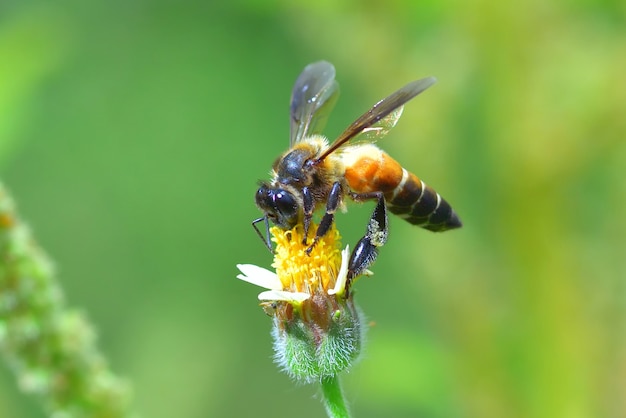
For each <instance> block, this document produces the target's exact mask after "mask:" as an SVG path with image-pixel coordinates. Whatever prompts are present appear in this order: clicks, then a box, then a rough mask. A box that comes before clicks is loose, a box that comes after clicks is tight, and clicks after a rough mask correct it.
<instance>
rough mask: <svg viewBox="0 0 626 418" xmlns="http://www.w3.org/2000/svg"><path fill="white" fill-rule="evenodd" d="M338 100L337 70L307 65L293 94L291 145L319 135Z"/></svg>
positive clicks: (318, 64) (324, 65)
mask: <svg viewBox="0 0 626 418" xmlns="http://www.w3.org/2000/svg"><path fill="white" fill-rule="evenodd" d="M338 96H339V84H337V81H335V67H333V65H332V64H331V63H329V62H326V61H319V62H315V63H313V64H309V65H307V66H306V67H305V68H304V70H303V71H302V73H301V74H300V76H298V79H297V80H296V84H295V85H294V86H293V91H292V93H291V107H290V113H291V135H290V140H289V145H290V146H291V145H293V144H295V143H296V142H299V141H301V140H302V139H304V138H305V137H307V136H310V135H312V134H315V133H319V132H320V131H321V130H322V129H323V128H324V125H326V121H327V119H328V115H329V114H330V111H331V110H332V108H333V107H334V105H335V102H336V101H337V97H338Z"/></svg>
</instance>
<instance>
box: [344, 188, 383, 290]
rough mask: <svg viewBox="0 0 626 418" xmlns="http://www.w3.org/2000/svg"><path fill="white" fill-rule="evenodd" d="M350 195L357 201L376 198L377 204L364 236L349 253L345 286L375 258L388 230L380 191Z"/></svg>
mask: <svg viewBox="0 0 626 418" xmlns="http://www.w3.org/2000/svg"><path fill="white" fill-rule="evenodd" d="M352 197H353V198H354V199H355V200H357V201H358V200H366V199H372V198H376V199H378V204H377V205H376V208H375V209H374V212H373V213H372V216H371V217H370V221H369V223H368V224H367V231H366V233H365V236H364V237H363V238H361V239H360V240H359V242H358V243H357V244H356V247H354V249H353V250H352V254H350V261H349V263H348V285H347V286H350V282H351V281H352V279H354V278H355V277H357V276H359V275H361V274H363V272H364V271H365V270H367V268H368V267H369V266H371V265H372V263H373V262H374V260H376V256H377V255H378V247H381V246H383V245H385V242H387V235H388V232H389V230H388V226H387V205H385V198H384V196H383V194H382V193H380V192H374V193H367V194H354V195H353V196H352Z"/></svg>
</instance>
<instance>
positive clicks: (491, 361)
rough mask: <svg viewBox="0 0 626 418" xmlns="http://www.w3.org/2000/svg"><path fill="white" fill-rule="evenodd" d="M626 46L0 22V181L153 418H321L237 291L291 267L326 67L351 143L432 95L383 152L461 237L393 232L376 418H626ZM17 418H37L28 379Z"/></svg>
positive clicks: (38, 17)
mask: <svg viewBox="0 0 626 418" xmlns="http://www.w3.org/2000/svg"><path fill="white" fill-rule="evenodd" d="M625 23H626V6H625V3H623V2H622V1H613V0H604V1H595V0H594V1H591V0H574V1H564V0H561V1H553V2H543V1H530V2H496V1H480V0H477V1H471V2H454V1H441V2H439V1H432V0H430V1H421V2H417V1H410V0H392V1H386V2H378V1H365V2H357V1H342V2H333V1H316V2H309V4H308V5H305V4H299V5H297V4H292V3H291V2H287V1H280V0H277V1H259V0H256V1H255V0H241V1H232V2H211V1H186V2H173V1H172V2H168V1H159V0H156V1H134V2H128V1H121V0H110V1H91V2H79V1H75V0H59V1H56V2H35V1H30V0H8V1H7V0H4V1H3V2H2V3H0V169H1V177H2V180H3V181H4V182H5V183H6V184H7V186H8V187H9V189H11V190H12V192H13V194H14V196H15V198H16V200H17V201H18V205H19V208H20V210H21V213H22V216H23V217H24V218H25V219H26V220H27V221H28V222H29V223H30V225H31V226H32V229H33V230H34V232H35V234H36V236H37V239H38V240H39V242H40V243H41V244H42V246H43V247H44V248H45V249H46V250H47V251H48V253H49V254H50V255H51V257H52V258H53V259H54V260H55V264H56V266H57V269H58V272H59V277H60V280H61V282H62V285H63V287H64V289H65V291H66V294H67V298H68V301H69V303H70V304H71V305H72V306H75V307H79V308H81V309H83V310H84V311H85V312H87V314H88V316H89V318H90V319H91V321H92V322H93V323H94V324H95V326H96V327H97V328H98V330H99V338H100V346H101V348H102V350H103V351H104V353H105V354H106V355H107V357H108V358H109V359H110V362H111V366H112V368H113V370H114V371H116V372H117V373H119V374H120V375H122V376H125V377H127V378H128V379H130V380H131V381H132V383H133V385H134V392H135V408H136V410H137V411H139V412H140V414H141V415H142V416H144V417H150V418H161V417H162V418H169V417H184V418H194V417H222V416H238V417H290V416H299V417H302V418H304V417H320V416H323V409H322V406H321V403H320V402H319V400H318V399H316V396H317V395H316V394H317V389H316V388H315V387H309V386H298V385H295V384H294V383H292V382H291V381H290V380H289V379H288V377H287V376H286V375H284V374H282V373H280V372H279V371H278V370H277V368H276V367H275V365H274V364H273V363H272V361H271V356H272V350H271V340H270V336H269V330H270V320H269V318H268V317H266V316H265V315H264V314H263V311H262V310H261V309H260V308H259V307H258V306H257V299H256V295H257V293H258V292H259V289H256V288H254V287H253V286H250V285H248V284H246V283H243V282H240V281H238V280H236V279H235V275H236V273H237V272H236V269H235V264H236V263H254V264H258V265H261V266H266V267H269V265H270V262H271V259H270V255H269V254H268V252H267V251H266V250H265V249H264V248H263V245H262V244H261V242H260V241H259V240H258V238H257V237H256V235H255V234H254V232H253V230H252V228H251V227H250V221H251V220H252V219H253V218H254V217H257V216H259V212H258V211H257V209H256V208H255V206H254V201H253V196H254V192H255V190H256V182H257V181H258V180H259V179H264V178H266V177H267V172H268V170H269V168H270V166H271V163H272V162H273V161H274V158H276V156H278V155H279V154H280V153H281V152H282V151H283V150H284V149H285V147H286V146H287V143H288V139H287V138H288V127H289V123H288V101H289V95H290V91H291V88H292V85H293V82H294V81H295V79H296V77H297V75H298V74H299V72H300V71H301V70H302V68H303V67H304V66H305V65H306V64H308V63H309V62H312V61H316V60H319V59H326V60H329V61H331V62H333V63H334V64H335V66H336V67H337V78H338V80H339V82H340V84H341V87H342V95H341V98H340V100H339V102H338V105H337V107H336V110H335V112H334V113H333V115H332V117H331V120H330V122H329V126H328V128H327V130H326V132H327V134H328V135H329V136H330V137H334V136H335V135H337V134H338V133H339V132H340V131H341V130H342V129H343V128H344V127H346V126H347V125H348V124H349V123H350V122H352V120H353V119H354V118H355V117H356V116H358V115H360V114H361V113H362V112H363V111H365V110H366V109H368V108H369V106H371V105H372V104H373V103H374V102H376V101H377V100H379V99H381V98H382V97H384V96H385V95H387V94H388V93H390V92H391V91H393V90H395V89H396V88H398V87H400V86H401V85H403V84H404V83H406V82H408V81H410V80H413V79H416V78H420V77H424V76H427V75H434V76H436V77H438V79H439V82H438V84H437V85H435V86H434V87H433V88H431V89H429V90H428V91H427V92H425V93H424V94H423V95H422V96H420V97H418V98H417V99H416V100H414V101H412V102H411V103H410V104H409V105H408V106H407V107H406V108H405V113H404V116H403V118H402V120H401V121H400V123H399V124H398V126H397V127H396V128H395V129H394V131H393V132H392V133H391V134H390V135H389V136H388V137H387V138H385V139H384V140H383V141H381V143H380V145H381V146H382V147H383V148H385V149H386V150H387V151H388V152H389V153H390V154H391V155H393V156H396V157H397V159H398V160H399V161H400V162H401V163H403V165H404V166H405V167H407V168H408V169H410V170H412V171H414V172H415V173H416V174H417V175H418V176H420V177H421V178H423V179H424V180H425V181H426V182H427V183H428V184H430V185H432V186H433V187H435V188H436V189H437V190H438V191H439V192H440V193H441V194H442V195H443V196H444V197H446V198H447V199H448V200H449V201H450V202H451V203H452V205H453V206H454V207H455V208H456V210H457V212H458V213H459V214H460V216H461V218H462V220H463V221H464V224H465V225H464V228H463V229H462V230H459V231H454V232H449V233H445V234H441V235H436V234H432V233H429V232H427V231H423V230H419V229H417V228H415V227H412V226H410V225H409V224H406V223H405V222H403V221H402V220H400V219H398V218H394V219H393V220H392V221H391V236H390V240H389V243H388V245H387V246H385V247H384V248H383V250H382V253H381V256H380V258H379V261H378V262H377V264H376V265H375V266H374V271H375V273H376V274H375V275H374V276H373V277H371V278H364V279H362V280H361V281H360V282H359V283H358V285H357V287H356V288H357V292H358V294H357V296H356V299H357V302H358V303H359V305H360V306H361V308H362V309H363V310H364V311H365V313H366V315H367V316H368V319H369V320H370V321H371V322H372V325H373V326H372V328H371V329H370V331H369V333H368V344H367V347H366V350H365V353H364V355H363V359H362V360H361V362H360V363H359V364H358V365H357V366H356V367H354V368H353V369H352V371H351V372H350V373H348V374H345V375H344V376H343V381H344V389H345V391H346V395H347V397H348V399H349V401H350V402H351V404H352V410H353V413H354V416H356V417H379V416H383V415H384V416H393V417H480V418H489V417H520V418H521V417H524V418H528V417H531V418H532V417H572V418H578V417H624V416H626V393H625V392H626V389H625V386H624V383H625V382H626V341H625V337H626V321H625V319H626V287H625V285H624V281H625V279H626V216H625V214H626V176H625V174H624V172H625V169H624V168H625V165H626V137H625V136H626V77H625V76H624V75H625V74H626V73H625V69H626V25H625ZM371 210H372V205H363V206H362V207H361V206H355V205H352V206H351V207H350V211H349V213H348V214H347V215H340V216H338V218H337V222H338V225H339V228H340V230H341V231H342V233H343V235H344V242H345V243H354V242H356V240H357V239H358V238H359V235H360V234H361V233H362V232H363V231H364V227H365V224H366V222H367V218H368V216H369V212H370V211H371ZM0 416H2V417H40V416H43V414H42V413H41V412H40V408H39V405H38V404H37V402H36V400H35V399H33V398H32V397H24V396H22V395H21V394H20V393H19V391H18V389H17V388H16V384H15V382H14V379H13V376H12V375H11V373H10V372H9V371H8V369H7V367H6V366H3V367H1V368H0Z"/></svg>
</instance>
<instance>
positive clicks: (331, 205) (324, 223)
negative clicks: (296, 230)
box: [305, 182, 341, 255]
mask: <svg viewBox="0 0 626 418" xmlns="http://www.w3.org/2000/svg"><path fill="white" fill-rule="evenodd" d="M340 202H341V183H339V182H335V183H334V184H333V187H332V188H331V189H330V193H329V194H328V199H327V200H326V213H324V216H323V217H322V220H321V221H320V224H319V226H318V227H317V232H316V233H315V239H314V240H313V243H312V244H311V246H310V247H309V248H307V249H306V253H307V255H311V250H313V247H315V244H317V241H319V239H320V238H322V237H323V236H324V235H326V233H327V232H328V230H329V229H330V227H331V226H332V224H333V221H334V219H335V212H336V211H337V208H338V207H339V203H340ZM305 213H306V212H305ZM305 221H306V216H305ZM305 226H306V224H305ZM305 237H306V236H305Z"/></svg>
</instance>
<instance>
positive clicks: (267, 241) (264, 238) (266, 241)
mask: <svg viewBox="0 0 626 418" xmlns="http://www.w3.org/2000/svg"><path fill="white" fill-rule="evenodd" d="M259 222H265V236H263V234H262V233H261V231H259V228H258V227H257V226H256V224H258V223H259ZM252 227H253V228H254V230H255V231H256V233H257V235H258V236H259V238H261V241H263V244H265V246H266V247H267V249H268V250H269V251H270V253H272V254H274V250H273V249H272V241H271V240H270V223H269V220H268V219H267V215H265V216H263V217H261V218H258V219H255V220H254V221H252Z"/></svg>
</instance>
